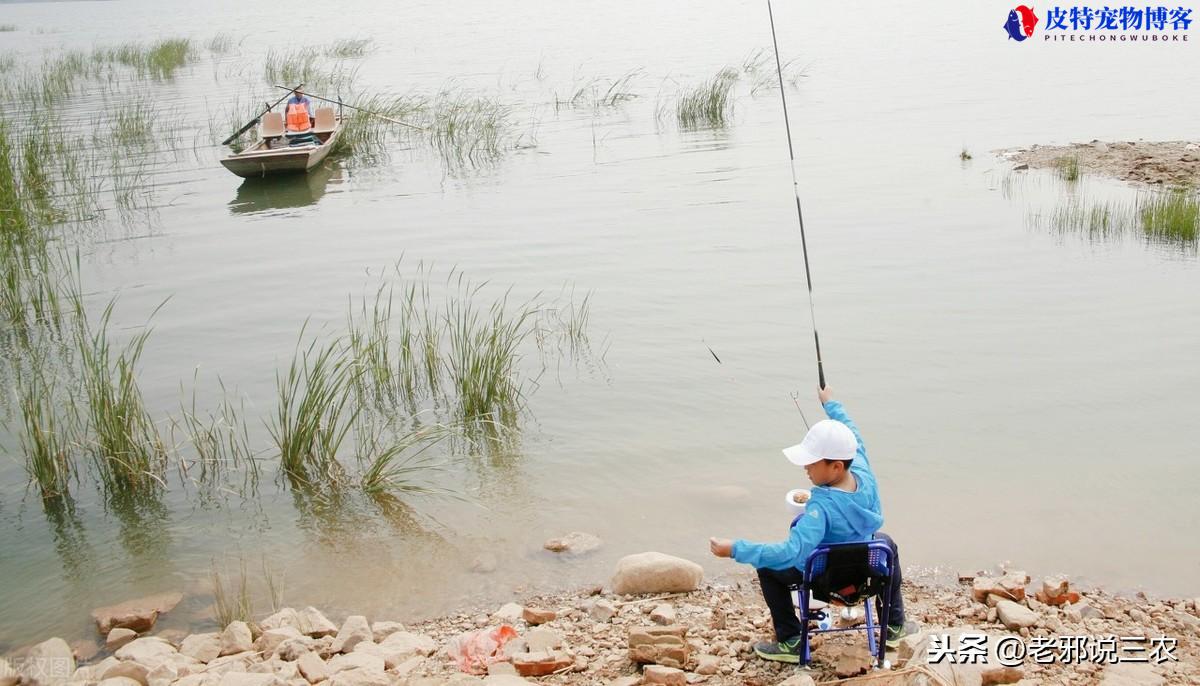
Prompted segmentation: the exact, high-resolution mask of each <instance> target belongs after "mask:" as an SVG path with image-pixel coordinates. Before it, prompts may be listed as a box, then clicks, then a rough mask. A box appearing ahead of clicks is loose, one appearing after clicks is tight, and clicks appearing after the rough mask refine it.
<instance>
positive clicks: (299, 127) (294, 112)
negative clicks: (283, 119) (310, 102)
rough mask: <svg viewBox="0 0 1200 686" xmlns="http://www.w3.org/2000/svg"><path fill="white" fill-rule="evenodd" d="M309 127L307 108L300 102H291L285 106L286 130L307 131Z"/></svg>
mask: <svg viewBox="0 0 1200 686" xmlns="http://www.w3.org/2000/svg"><path fill="white" fill-rule="evenodd" d="M310 128H311V127H310V126H309V125H308V108H307V107H305V106H304V103H301V102H291V103H288V106H287V129H288V131H307V130H309V129H310Z"/></svg>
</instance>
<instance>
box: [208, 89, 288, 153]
mask: <svg viewBox="0 0 1200 686" xmlns="http://www.w3.org/2000/svg"><path fill="white" fill-rule="evenodd" d="M303 87H304V84H300V85H299V86H296V88H303ZM296 88H292V89H291V90H296ZM286 99H287V96H286V95H285V96H283V97H282V98H280V99H278V100H276V101H275V102H273V103H271V104H270V105H267V109H265V110H263V111H262V112H260V113H259V114H258V116H257V117H255V118H253V119H251V120H250V121H249V122H248V123H247V124H246V125H245V126H243V127H242V128H240V129H238V130H237V131H236V132H235V133H234V134H233V135H232V136H230V137H229V138H226V139H225V140H223V141H221V145H229V144H230V143H232V142H233V141H234V140H236V139H237V137H238V136H240V135H242V134H243V133H246V132H247V131H249V130H250V127H251V126H254V125H255V124H257V123H258V122H259V120H260V119H262V118H263V115H264V114H266V113H267V112H270V111H271V110H273V109H275V106H276V105H278V104H279V103H281V102H283V101H284V100H286ZM263 104H264V105H265V104H266V103H263Z"/></svg>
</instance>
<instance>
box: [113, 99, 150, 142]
mask: <svg viewBox="0 0 1200 686" xmlns="http://www.w3.org/2000/svg"><path fill="white" fill-rule="evenodd" d="M157 118H158V112H157V110H156V109H155V107H154V103H153V101H151V100H150V99H149V98H138V99H137V100H135V101H133V102H132V103H129V104H127V105H125V106H123V107H118V108H116V110H115V111H114V112H113V117H112V121H111V124H110V126H111V129H110V132H109V135H110V140H111V142H112V143H114V144H116V145H118V146H125V147H128V146H148V145H151V144H152V143H154V142H155V137H154V122H155V120H156V119H157Z"/></svg>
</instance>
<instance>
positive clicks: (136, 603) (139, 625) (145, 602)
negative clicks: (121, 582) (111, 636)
mask: <svg viewBox="0 0 1200 686" xmlns="http://www.w3.org/2000/svg"><path fill="white" fill-rule="evenodd" d="M181 600H183V594H182V593H176V592H171V593H158V594H156V595H152V596H146V597H145V598H138V599H136V600H127V601H125V602H123V603H118V604H116V605H108V606H106V607H98V608H96V609H95V610H92V619H94V620H96V628H97V629H99V630H100V635H101V636H107V635H108V632H110V631H112V630H113V629H115V628H116V627H124V628H126V629H133V630H134V631H137V632H143V631H149V630H150V629H151V628H152V627H153V626H154V622H155V621H156V620H157V619H158V616H159V615H160V614H164V613H166V612H170V611H171V610H172V609H174V608H175V606H176V605H178V604H179V601H181Z"/></svg>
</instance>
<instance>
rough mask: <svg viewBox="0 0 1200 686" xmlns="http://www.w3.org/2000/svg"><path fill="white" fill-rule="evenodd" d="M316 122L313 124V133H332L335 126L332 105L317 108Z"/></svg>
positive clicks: (335, 121)
mask: <svg viewBox="0 0 1200 686" xmlns="http://www.w3.org/2000/svg"><path fill="white" fill-rule="evenodd" d="M316 120H317V122H316V124H315V125H314V126H313V129H312V130H313V133H333V130H334V129H335V128H337V120H336V119H335V118H334V116H333V108H332V107H321V108H319V109H318V110H317V116H316Z"/></svg>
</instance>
